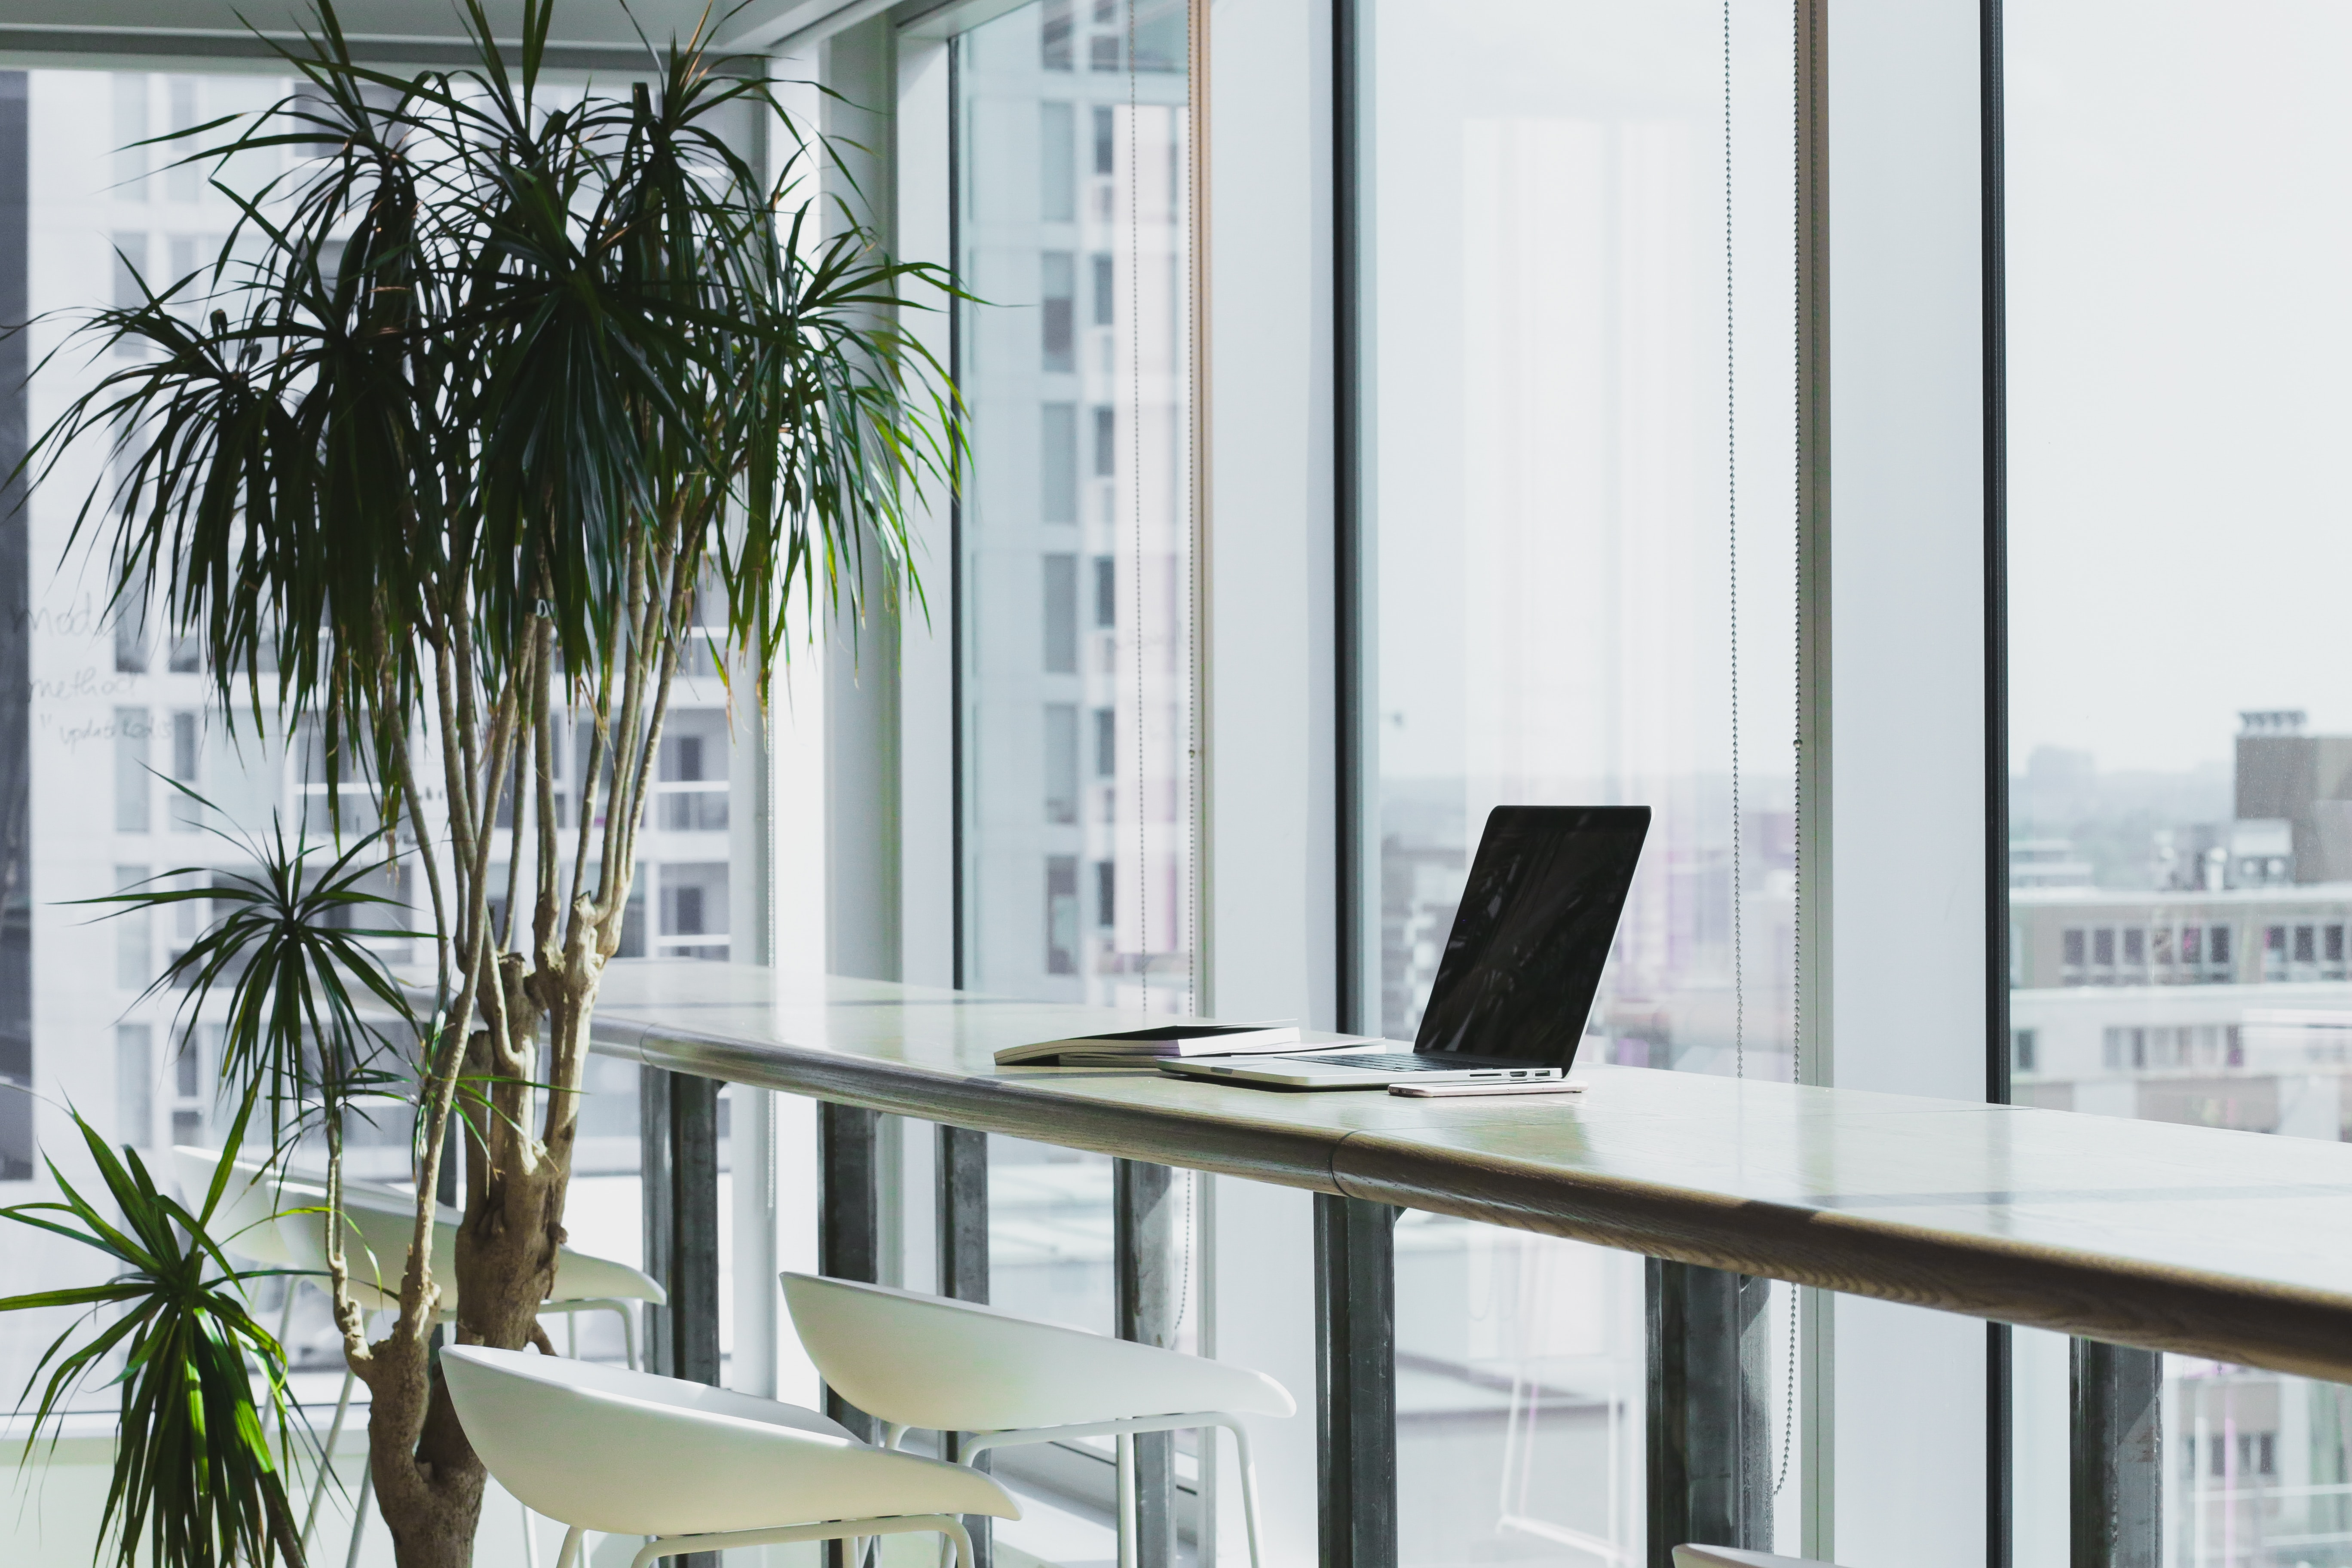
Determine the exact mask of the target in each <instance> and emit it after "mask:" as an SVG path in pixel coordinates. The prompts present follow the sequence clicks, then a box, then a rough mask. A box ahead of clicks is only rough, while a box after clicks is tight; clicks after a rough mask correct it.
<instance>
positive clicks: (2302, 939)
mask: <svg viewBox="0 0 2352 1568" xmlns="http://www.w3.org/2000/svg"><path fill="white" fill-rule="evenodd" d="M2313 938H2314V932H2313V930H2312V928H2311V927H2309V926H2297V927H2295V928H2294V961H2295V962H2296V963H2318V962H2319V952H2318V948H2317V944H2316V943H2315V941H2314V940H2313Z"/></svg>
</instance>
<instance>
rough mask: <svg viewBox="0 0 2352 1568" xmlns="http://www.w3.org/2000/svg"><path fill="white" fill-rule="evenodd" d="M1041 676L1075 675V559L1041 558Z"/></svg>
mask: <svg viewBox="0 0 2352 1568" xmlns="http://www.w3.org/2000/svg"><path fill="white" fill-rule="evenodd" d="M1044 607H1045V622H1044V624H1045V673H1046V674H1048V675H1076V674H1077V672H1078V558H1077V557H1076V556H1075V555H1048V556H1046V557H1045V606H1044Z"/></svg>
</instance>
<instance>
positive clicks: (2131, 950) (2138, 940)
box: [2124, 926, 2147, 969]
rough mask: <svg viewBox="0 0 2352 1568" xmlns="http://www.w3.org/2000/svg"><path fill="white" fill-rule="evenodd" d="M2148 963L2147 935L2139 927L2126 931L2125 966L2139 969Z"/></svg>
mask: <svg viewBox="0 0 2352 1568" xmlns="http://www.w3.org/2000/svg"><path fill="white" fill-rule="evenodd" d="M2145 963H2147V932H2146V931H2141V930H2140V929H2139V928H2138V927H2137V926H2133V927H2130V928H2128V929H2126V931H2124V964H2125V966H2126V968H2130V969H2137V968H2139V967H2140V966H2141V965H2143V964H2145Z"/></svg>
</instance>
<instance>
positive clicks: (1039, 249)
mask: <svg viewBox="0 0 2352 1568" xmlns="http://www.w3.org/2000/svg"><path fill="white" fill-rule="evenodd" d="M1186 25H1187V22H1186V10H1185V6H1184V5H1183V4H1182V3H1181V0H1077V3H1076V4H1075V5H1073V4H1071V3H1070V0H1042V3H1039V4H1032V5H1024V6H1021V7H1019V8H1017V9H1014V10H1012V11H1009V12H1007V13H1006V14H1005V15H1003V16H998V17H996V18H995V19H993V20H991V21H988V22H986V23H984V24H982V26H978V27H975V28H973V29H971V31H969V32H966V33H963V34H962V35H961V36H960V37H957V38H956V39H955V40H954V43H953V46H952V47H953V57H952V58H953V76H952V81H953V83H954V87H953V96H954V105H953V113H954V117H955V121H954V123H955V132H954V136H955V141H954V147H955V168H954V171H953V185H954V201H955V214H954V216H955V234H956V249H955V256H956V265H957V268H958V270H959V274H960V276H959V279H958V281H959V282H960V283H961V285H962V287H963V288H965V289H968V290H969V291H970V292H971V294H973V295H974V296H976V297H977V300H976V301H975V302H972V303H969V304H966V305H964V306H962V307H961V309H960V310H959V311H958V313H957V318H956V374H957V377H958V381H959V384H960V385H961V389H962V392H963V395H964V399H965V403H966V405H967V406H968V407H969V409H970V411H971V444H972V453H973V464H972V468H971V474H970V476H969V477H968V479H967V481H966V484H965V488H964V492H963V497H962V503H961V510H960V512H959V515H958V519H957V531H958V538H957V546H956V573H957V580H956V595H957V610H958V614H959V616H960V620H961V635H960V637H959V641H958V647H957V660H958V666H959V670H958V673H959V679H960V683H961V705H960V708H959V711H958V715H957V721H958V725H959V731H958V733H959V740H960V746H961V757H962V776H961V786H962V795H961V822H960V823H959V830H960V837H961V902H962V908H961V954H960V957H961V976H962V982H961V983H962V984H963V985H964V986H965V987H967V988H968V989H971V990H975V991H982V992H992V993H995V994H1000V995H1008V996H1018V997H1024V998H1036V999H1042V1000H1054V1001H1070V1002H1085V1003H1089V1004H1092V1005H1098V1006H1112V1007H1123V1008H1130V1009H1139V1010H1144V1011H1150V1012H1156V1013H1180V1014H1181V1013H1190V1012H1192V1011H1195V1010H1196V1007H1197V998H1196V996H1195V994H1194V977H1195V968H1194V910H1193V887H1194V877H1193V831H1192V823H1193V791H1194V769H1193V762H1192V723H1193V706H1192V697H1193V688H1192V624H1193V616H1192V603H1193V584H1192V564H1193V552H1192V539H1193V527H1192V482H1193V472H1192V442H1193V428H1192V289H1191V278H1192V189H1191V168H1192V147H1191V137H1192V109H1191V102H1190V93H1189V82H1188V79H1187V47H1186ZM989 1172H990V1178H989V1214H990V1253H991V1257H990V1273H991V1279H990V1296H991V1299H992V1301H993V1302H995V1304H997V1305H999V1306H1003V1307H1004V1308H1006V1309H1008V1310H1013V1311H1017V1312H1020V1313H1023V1314H1024V1315H1026V1316H1030V1317H1035V1318H1042V1319H1046V1320H1049V1321H1060V1322H1067V1323H1075V1324H1076V1325H1078V1326H1080V1327H1083V1328H1087V1329H1092V1330H1095V1331H1098V1332H1108V1331H1112V1330H1113V1329H1114V1327H1115V1326H1116V1320H1115V1316H1114V1312H1115V1308H1114V1289H1113V1267H1112V1232H1113V1215H1112V1206H1111V1200H1112V1185H1113V1173H1112V1163H1111V1161H1110V1160H1109V1159H1108V1158H1107V1157H1105V1156H1102V1155H1098V1154H1089V1153H1083V1152H1078V1151H1076V1150H1069V1149H1058V1148H1055V1147H1052V1146H1050V1145H1046V1144H1040V1143H1031V1142H1024V1141H1021V1140H1017V1139H1009V1138H992V1139H991V1140H990V1146H989ZM1179 1182H1180V1184H1183V1183H1186V1182H1187V1178H1185V1177H1182V1176H1181V1175H1180V1177H1179ZM1183 1201H1184V1203H1185V1214H1186V1223H1185V1231H1186V1236H1185V1239H1184V1242H1183V1245H1184V1246H1185V1247H1187V1248H1188V1250H1189V1248H1190V1246H1191V1237H1190V1229H1191V1225H1190V1215H1191V1205H1190V1188H1189V1185H1187V1186H1186V1187H1185V1192H1184V1200H1183ZM1186 1277H1187V1279H1189V1278H1190V1271H1189V1269H1188V1270H1187V1275H1186ZM1196 1334H1197V1318H1196V1316H1195V1314H1194V1313H1192V1311H1189V1310H1180V1315H1179V1317H1178V1321H1177V1327H1176V1344H1177V1345H1178V1347H1179V1348H1191V1347H1192V1345H1193V1344H1194V1342H1195V1339H1196ZM1178 1449H1179V1452H1178V1455H1177V1461H1176V1463H1177V1468H1178V1484H1179V1486H1180V1489H1182V1490H1183V1491H1185V1492H1187V1493H1190V1492H1192V1491H1193V1490H1194V1489H1195V1481H1194V1475H1195V1471H1194V1466H1193V1455H1194V1445H1193V1442H1192V1435H1191V1434H1189V1433H1188V1434H1183V1435H1181V1437H1180V1439H1179V1443H1178ZM996 1468H997V1472H998V1474H999V1475H1000V1476H1003V1477H1006V1478H1008V1479H1009V1480H1010V1481H1011V1482H1012V1483H1013V1484H1014V1485H1015V1486H1016V1487H1018V1488H1020V1489H1022V1495H1023V1498H1024V1519H1023V1520H1022V1521H1020V1522H1019V1523H1008V1524H1004V1525H1001V1526H999V1527H997V1529H996V1532H995V1533H996V1539H997V1542H998V1550H999V1552H1000V1553H1002V1554H1003V1555H1004V1556H1005V1558H1006V1560H1007V1561H1013V1562H1025V1561H1032V1560H1043V1561H1048V1562H1059V1563H1069V1562H1077V1561H1090V1560H1096V1559H1107V1558H1108V1557H1110V1556H1112V1555H1113V1554H1114V1548H1113V1542H1111V1540H1110V1536H1109V1526H1110V1522H1111V1515H1110V1511H1109V1505H1110V1500H1111V1497H1112V1491H1111V1445H1110V1441H1109V1439H1107V1438H1106V1439H1102V1440H1099V1441H1080V1442H1073V1443H1068V1444H1060V1445H1052V1446H1047V1447H1034V1448H1018V1449H1007V1450H1003V1451H1002V1452H1001V1453H1000V1454H999V1455H998V1456H997V1458H996ZM1178 1513H1179V1520H1180V1528H1181V1530H1182V1531H1183V1532H1184V1534H1185V1537H1186V1541H1187V1550H1188V1551H1189V1550H1190V1549H1191V1546H1190V1541H1191V1535H1192V1524H1193V1513H1192V1510H1191V1509H1190V1508H1189V1507H1180V1508H1179V1510H1178Z"/></svg>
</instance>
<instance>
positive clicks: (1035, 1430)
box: [781, 1272, 1298, 1568]
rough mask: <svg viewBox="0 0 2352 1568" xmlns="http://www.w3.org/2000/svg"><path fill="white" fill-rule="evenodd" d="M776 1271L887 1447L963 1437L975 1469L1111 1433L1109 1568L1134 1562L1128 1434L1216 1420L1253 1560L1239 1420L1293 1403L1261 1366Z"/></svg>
mask: <svg viewBox="0 0 2352 1568" xmlns="http://www.w3.org/2000/svg"><path fill="white" fill-rule="evenodd" d="M781 1279H782V1284H783V1288H784V1300H785V1303H786V1304H787V1305H788V1306H789V1307H790V1308H791V1309H792V1314H793V1329H794V1330H795V1331H797V1332H798V1333H799V1334H800V1337H801V1343H802V1345H803V1347H805V1348H806V1349H807V1351H808V1353H809V1359H810V1360H811V1361H813V1362H814V1363H816V1370H817V1373H818V1374H819V1375H821V1376H822V1377H823V1378H824V1381H825V1384H826V1385H827V1386H828V1387H830V1388H831V1389H832V1390H833V1391H834V1392H835V1393H836V1394H840V1395H841V1396H842V1397H843V1398H844V1399H846V1400H847V1401H849V1403H850V1404H852V1405H856V1406H857V1408H859V1409H860V1410H863V1411H865V1412H866V1414H867V1415H874V1416H877V1417H879V1418H880V1419H881V1420H882V1421H883V1422H885V1423H886V1424H887V1426H888V1427H889V1428H890V1430H889V1434H888V1436H887V1441H888V1443H889V1444H890V1445H891V1446H893V1447H895V1446H896V1445H897V1443H898V1439H899V1437H900V1436H903V1435H904V1434H905V1432H906V1430H907V1429H908V1427H913V1426H921V1427H926V1428H929V1429H930V1430H933V1431H939V1432H961V1433H963V1434H965V1436H964V1437H963V1439H962V1441H961V1442H960V1443H959V1444H958V1445H957V1447H956V1457H957V1459H958V1461H959V1462H960V1463H962V1464H973V1463H976V1462H977V1461H978V1460H979V1458H980V1457H981V1455H982V1454H983V1453H985V1452H986V1451H987V1450H989V1449H991V1448H1007V1447H1017V1446H1021V1445H1024V1444H1035V1443H1055V1442H1064V1441H1067V1440H1069V1439H1072V1438H1084V1437H1112V1438H1115V1439H1117V1445H1118V1562H1119V1568H1134V1564H1135V1562H1136V1558H1137V1548H1136V1541H1137V1523H1136V1520H1137V1510H1138V1493H1137V1482H1136V1448H1135V1440H1136V1438H1137V1437H1138V1436H1141V1435H1144V1434H1148V1433H1153V1432H1172V1431H1180V1430H1182V1429H1184V1428H1187V1427H1193V1428H1198V1429H1200V1430H1201V1431H1202V1433H1203V1435H1204V1436H1205V1435H1206V1434H1208V1433H1209V1432H1210V1431H1212V1430H1213V1428H1216V1427H1221V1426H1222V1427H1223V1428H1224V1429H1225V1430H1226V1431H1228V1432H1230V1433H1232V1434H1233V1436H1234V1453H1235V1457H1236V1458H1239V1459H1240V1461H1241V1481H1242V1519H1243V1525H1244V1531H1245V1533H1246V1534H1247V1535H1248V1537H1249V1551H1250V1568H1259V1558H1258V1527H1257V1471H1256V1468H1255V1466H1254V1465H1253V1464H1252V1463H1251V1462H1250V1448H1249V1428H1248V1427H1247V1426H1245V1425H1244V1423H1243V1420H1242V1417H1243V1416H1244V1415H1276V1416H1281V1415H1294V1414H1296V1413H1297V1409H1298V1402H1297V1400H1294V1399H1293V1398H1291V1397H1290V1391H1289V1390H1288V1389H1286V1388H1285V1387H1283V1386H1282V1384H1278V1383H1276V1382H1275V1380H1274V1379H1272V1378H1270V1377H1268V1376H1266V1375H1265V1373H1262V1372H1253V1371H1251V1370H1250V1369H1249V1368H1247V1367H1244V1366H1234V1364H1232V1363H1229V1362H1221V1361H1210V1360H1208V1359H1206V1358H1205V1357H1202V1356H1196V1355H1185V1354H1183V1353H1182V1352H1178V1351H1171V1350H1162V1349H1160V1347H1158V1346H1157V1345H1142V1344H1137V1343H1135V1342H1132V1341H1129V1340H1115V1339H1112V1338H1111V1337H1110V1336H1109V1335H1108V1334H1094V1333H1088V1332H1087V1331H1086V1330H1084V1329H1073V1328H1069V1327H1067V1326H1066V1325H1064V1324H1061V1323H1041V1322H1037V1321H1034V1319H1029V1318H1022V1317H1016V1316H1014V1315H1013V1313H1011V1312H1006V1311H1002V1310H998V1309H996V1308H994V1307H983V1306H981V1305H978V1304H977V1303H975V1302H971V1301H956V1300H949V1299H947V1298H946V1297H943V1296H923V1295H919V1294H917V1293H916V1292H914V1291H912V1290H898V1289H891V1288H890V1287H889V1286H887V1285H867V1284H864V1283H862V1282H860V1281H858V1280H855V1279H826V1278H825V1277H824V1276H823V1275H819V1274H795V1273H790V1272H787V1273H785V1274H783V1275H782V1276H781ZM1204 1457H1205V1456H1204Z"/></svg>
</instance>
